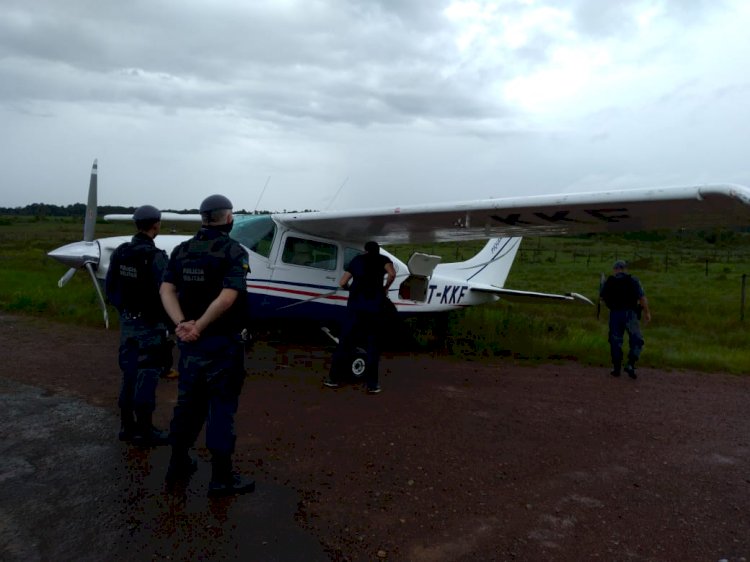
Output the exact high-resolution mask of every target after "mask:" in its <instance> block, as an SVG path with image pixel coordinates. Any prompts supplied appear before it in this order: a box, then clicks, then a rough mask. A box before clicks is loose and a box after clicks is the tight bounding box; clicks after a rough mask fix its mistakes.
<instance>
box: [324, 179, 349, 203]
mask: <svg viewBox="0 0 750 562" xmlns="http://www.w3.org/2000/svg"><path fill="white" fill-rule="evenodd" d="M348 181H349V176H346V179H345V180H344V181H343V183H342V184H341V187H339V189H338V191H337V192H336V193H335V194H334V196H333V197H332V198H331V200H330V201H329V202H328V207H326V211H327V210H328V209H330V208H331V205H333V202H334V201H336V197H338V196H339V193H341V190H342V189H344V186H345V185H346V182H348Z"/></svg>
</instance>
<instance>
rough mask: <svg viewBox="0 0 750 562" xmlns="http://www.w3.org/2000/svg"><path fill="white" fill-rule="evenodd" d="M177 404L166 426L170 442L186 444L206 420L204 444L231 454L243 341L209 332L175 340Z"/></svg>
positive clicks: (242, 379)
mask: <svg viewBox="0 0 750 562" xmlns="http://www.w3.org/2000/svg"><path fill="white" fill-rule="evenodd" d="M178 347H179V350H180V361H179V372H180V378H179V381H178V385H177V388H178V392H177V404H176V405H175V408H174V416H173V418H172V424H171V426H170V438H171V441H172V445H175V446H177V447H182V448H186V449H187V448H190V447H192V446H193V445H194V444H195V441H196V439H197V438H198V434H199V433H200V431H201V429H202V428H203V424H204V422H205V424H206V447H207V448H208V449H210V450H211V451H212V452H216V453H220V454H229V455H231V454H232V453H233V452H234V444H235V441H236V434H235V429H234V416H235V414H236V413H237V406H238V402H239V396H240V392H241V391H242V386H243V384H244V382H245V368H244V358H245V357H244V355H245V348H244V345H243V342H241V341H239V339H238V338H236V337H228V336H209V337H206V338H201V339H199V340H198V341H197V342H192V343H184V342H179V344H178Z"/></svg>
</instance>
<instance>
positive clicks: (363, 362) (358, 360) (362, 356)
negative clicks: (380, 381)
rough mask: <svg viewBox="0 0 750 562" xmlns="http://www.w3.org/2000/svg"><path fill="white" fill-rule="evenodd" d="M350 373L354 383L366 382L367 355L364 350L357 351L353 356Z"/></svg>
mask: <svg viewBox="0 0 750 562" xmlns="http://www.w3.org/2000/svg"><path fill="white" fill-rule="evenodd" d="M349 373H350V375H351V377H352V380H353V381H356V382H361V381H363V380H364V378H365V375H366V374H367V354H366V353H365V352H364V351H363V350H361V349H357V350H356V351H355V352H354V355H352V359H351V362H350V364H349Z"/></svg>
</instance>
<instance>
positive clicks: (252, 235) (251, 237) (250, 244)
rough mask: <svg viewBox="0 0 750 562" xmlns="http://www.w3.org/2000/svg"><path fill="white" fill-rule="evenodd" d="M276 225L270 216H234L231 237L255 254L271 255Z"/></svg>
mask: <svg viewBox="0 0 750 562" xmlns="http://www.w3.org/2000/svg"><path fill="white" fill-rule="evenodd" d="M275 235H276V224H275V223H274V222H273V220H272V219H271V216H270V215H234V226H233V227H232V233H231V236H232V238H234V239H235V240H237V242H239V243H240V244H242V245H243V246H246V247H247V248H249V249H250V250H251V251H253V252H255V253H256V254H260V255H261V256H263V257H266V258H267V257H268V256H269V255H270V254H271V247H272V246H273V238H274V236H275Z"/></svg>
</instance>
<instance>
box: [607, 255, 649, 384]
mask: <svg viewBox="0 0 750 562" xmlns="http://www.w3.org/2000/svg"><path fill="white" fill-rule="evenodd" d="M626 269H627V263H626V262H624V261H622V260H618V261H616V262H615V264H614V266H613V267H612V275H610V276H609V277H608V278H607V280H606V281H605V282H604V285H602V288H601V292H600V296H601V298H602V299H604V302H605V303H606V305H607V308H609V348H610V354H611V356H612V373H611V374H612V375H613V376H615V377H619V376H620V369H621V367H622V358H623V351H622V344H623V341H624V339H625V332H627V333H628V339H629V341H628V345H629V349H628V362H627V364H626V365H625V372H626V373H627V374H628V376H629V377H630V378H632V379H634V378H636V373H635V364H636V362H637V361H638V358H639V357H640V355H641V349H642V348H643V344H644V340H643V335H642V334H641V326H640V322H639V318H640V317H641V312H642V315H643V321H644V323H648V322H650V321H651V311H650V309H649V306H648V299H647V298H646V294H645V293H644V291H643V286H642V285H641V282H640V281H639V280H638V278H637V277H635V276H633V275H630V274H629V273H627V272H626Z"/></svg>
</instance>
